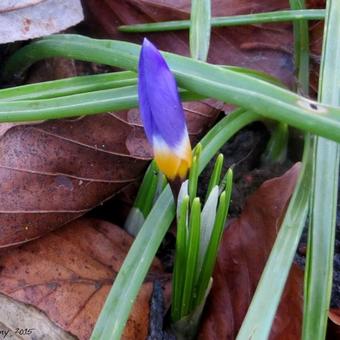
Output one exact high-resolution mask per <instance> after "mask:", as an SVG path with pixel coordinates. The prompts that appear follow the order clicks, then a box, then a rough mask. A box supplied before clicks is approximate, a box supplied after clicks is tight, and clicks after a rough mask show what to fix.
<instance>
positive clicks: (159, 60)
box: [138, 38, 192, 180]
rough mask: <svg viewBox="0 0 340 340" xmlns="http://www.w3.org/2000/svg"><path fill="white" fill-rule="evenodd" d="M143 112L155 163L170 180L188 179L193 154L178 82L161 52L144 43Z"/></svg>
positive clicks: (140, 82) (140, 77)
mask: <svg viewBox="0 0 340 340" xmlns="http://www.w3.org/2000/svg"><path fill="white" fill-rule="evenodd" d="M138 96H139V109H140V113H141V118H142V121H143V124H144V129H145V134H146V137H147V139H148V141H149V143H150V144H151V145H152V148H153V152H154V159H155V161H156V163H157V165H158V167H159V169H160V170H161V171H162V172H163V173H164V174H165V175H166V176H167V178H168V179H170V180H174V179H176V177H179V178H180V179H182V180H183V179H184V178H185V177H186V175H187V172H188V169H189V168H190V167H191V162H192V153H191V146H190V140H189V136H188V130H187V127H186V123H185V117H184V112H183V107H182V104H181V101H180V98H179V95H178V91H177V85H176V80H175V78H174V76H173V74H172V73H171V71H170V69H169V67H168V65H167V64H166V61H165V60H164V58H163V57H162V55H161V54H160V52H159V51H158V50H157V48H156V47H155V46H154V45H153V44H152V43H151V42H150V41H149V40H147V39H146V38H145V39H144V42H143V45H142V49H141V53H140V58H139V65H138Z"/></svg>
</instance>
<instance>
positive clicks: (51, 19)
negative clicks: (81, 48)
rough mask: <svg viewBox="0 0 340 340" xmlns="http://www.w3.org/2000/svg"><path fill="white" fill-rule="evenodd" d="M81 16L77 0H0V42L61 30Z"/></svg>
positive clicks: (72, 24)
mask: <svg viewBox="0 0 340 340" xmlns="http://www.w3.org/2000/svg"><path fill="white" fill-rule="evenodd" d="M83 19H84V16H83V11H82V6H81V2H80V0H20V1H19V0H2V1H1V4H0V43H1V44H4V43H8V42H14V41H18V40H27V39H33V38H38V37H42V36H45V35H49V34H52V33H56V32H60V31H62V30H64V29H66V28H68V27H70V26H74V25H76V24H78V23H79V22H80V21H82V20H83Z"/></svg>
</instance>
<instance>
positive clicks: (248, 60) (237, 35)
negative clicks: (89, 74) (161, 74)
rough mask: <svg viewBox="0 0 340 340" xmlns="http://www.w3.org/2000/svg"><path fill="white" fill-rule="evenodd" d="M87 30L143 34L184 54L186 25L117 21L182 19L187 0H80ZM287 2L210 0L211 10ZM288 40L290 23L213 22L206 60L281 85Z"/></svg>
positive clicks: (288, 76) (222, 12) (259, 8)
mask: <svg viewBox="0 0 340 340" xmlns="http://www.w3.org/2000/svg"><path fill="white" fill-rule="evenodd" d="M83 4H84V9H85V11H86V12H87V13H88V15H87V17H88V20H87V22H86V23H87V24H88V26H89V27H90V29H91V33H93V32H96V33H97V34H98V35H99V36H102V35H103V34H105V36H106V37H108V38H112V39H121V40H129V41H132V42H136V43H141V41H142V39H143V37H144V36H146V37H148V38H149V39H150V40H151V41H152V42H154V43H155V44H156V46H157V47H158V48H159V49H162V50H165V51H171V52H175V53H178V54H182V55H187V56H188V55H189V44H188V41H189V38H188V32H187V31H176V32H175V31H174V32H160V33H141V34H137V33H136V34H131V33H130V34H128V33H122V32H119V31H118V30H117V27H118V26H119V25H128V24H136V23H149V22H157V21H168V20H182V19H188V18H189V13H190V6H191V2H190V0H163V1H161V2H160V1H157V0H120V1H117V0H104V1H101V2H100V3H98V1H96V0H84V2H83ZM288 7H289V5H288V2H287V1H286V0H276V1H272V0H265V1H254V0H229V1H219V0H213V1H212V15H213V16H227V15H238V14H248V13H257V12H264V11H276V10H280V9H287V8H288ZM292 53H293V40H292V29H291V25H290V24H287V23H285V24H265V25H250V26H238V27H224V28H214V29H213V30H212V34H211V43H210V50H209V56H208V61H209V62H211V63H214V64H226V65H236V66H242V67H248V68H253V69H257V70H262V71H264V72H267V73H269V74H272V75H273V76H276V77H278V78H279V79H281V80H282V81H284V82H285V83H286V84H287V85H292V84H293V83H294V65H293V55H292Z"/></svg>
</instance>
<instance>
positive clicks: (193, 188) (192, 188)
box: [189, 143, 202, 203]
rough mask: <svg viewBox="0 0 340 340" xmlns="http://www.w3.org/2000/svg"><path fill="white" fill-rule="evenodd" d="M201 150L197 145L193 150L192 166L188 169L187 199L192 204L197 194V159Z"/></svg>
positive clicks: (199, 145) (200, 146)
mask: <svg viewBox="0 0 340 340" xmlns="http://www.w3.org/2000/svg"><path fill="white" fill-rule="evenodd" d="M201 150H202V145H201V144H200V143H198V144H197V145H196V147H195V150H194V155H193V159H192V166H191V169H190V174H189V197H190V203H192V202H193V200H194V199H195V197H196V192H197V182H198V164H199V158H200V154H201Z"/></svg>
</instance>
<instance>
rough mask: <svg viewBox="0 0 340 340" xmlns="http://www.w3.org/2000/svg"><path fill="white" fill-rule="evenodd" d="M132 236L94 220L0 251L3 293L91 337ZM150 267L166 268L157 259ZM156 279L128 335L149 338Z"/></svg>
mask: <svg viewBox="0 0 340 340" xmlns="http://www.w3.org/2000/svg"><path fill="white" fill-rule="evenodd" d="M132 240H133V239H132V237H131V236H129V235H128V234H127V233H126V232H125V231H123V230H122V229H120V228H119V227H117V226H115V225H113V224H110V223H107V222H103V221H99V220H93V219H78V220H77V221H75V222H73V223H70V224H69V225H68V226H65V227H64V228H62V229H60V230H58V231H55V232H53V233H50V234H49V235H47V236H46V237H44V238H41V239H39V240H37V241H34V242H30V243H28V244H25V245H23V246H21V247H18V248H16V249H12V250H9V251H7V252H5V253H3V254H2V255H0V269H1V272H0V292H1V293H3V294H6V295H8V296H10V297H12V298H14V299H16V300H18V301H21V302H24V303H27V304H31V305H33V306H35V307H36V308H38V309H40V310H42V311H44V312H45V313H46V314H47V316H48V317H49V318H50V319H51V320H52V321H54V322H55V323H56V324H57V325H58V326H60V327H62V328H63V329H65V330H66V331H69V332H71V333H72V334H74V335H76V336H77V337H78V338H79V339H88V338H89V336H90V334H91V332H92V329H93V326H94V324H95V321H96V319H97V317H98V315H99V312H100V310H101V308H102V305H103V303H104V301H105V298H106V296H107V294H108V292H109V290H110V287H111V285H112V280H113V279H114V277H115V275H116V273H117V272H118V271H119V268H120V266H121V264H122V262H123V260H124V258H125V256H126V254H127V252H128V249H129V248H130V245H131V243H132ZM151 270H152V271H154V272H158V273H160V272H161V271H162V269H161V265H160V263H159V261H158V260H155V262H154V264H153V266H152V269H151ZM151 292H152V282H145V283H144V284H143V286H142V288H141V291H140V293H139V296H138V298H137V300H136V303H135V304H134V307H133V310H132V313H131V315H130V319H129V321H128V323H127V327H126V329H125V332H124V339H145V337H146V336H147V332H148V319H149V313H148V310H149V298H150V295H151Z"/></svg>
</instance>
